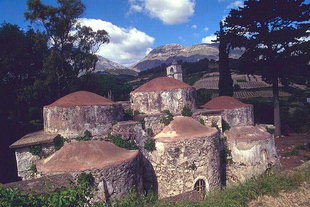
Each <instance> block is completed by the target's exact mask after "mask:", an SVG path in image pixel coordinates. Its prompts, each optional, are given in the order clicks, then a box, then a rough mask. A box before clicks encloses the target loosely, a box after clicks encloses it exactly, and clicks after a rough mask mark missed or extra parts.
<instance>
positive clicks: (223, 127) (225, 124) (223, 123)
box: [222, 120, 230, 132]
mask: <svg viewBox="0 0 310 207" xmlns="http://www.w3.org/2000/svg"><path fill="white" fill-rule="evenodd" d="M222 129H223V132H225V131H226V130H229V129H230V126H229V124H228V123H227V122H226V121H225V120H222Z"/></svg>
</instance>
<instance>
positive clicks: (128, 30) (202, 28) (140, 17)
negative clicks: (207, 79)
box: [0, 0, 243, 65]
mask: <svg viewBox="0 0 310 207" xmlns="http://www.w3.org/2000/svg"><path fill="white" fill-rule="evenodd" d="M42 2H43V3H45V4H52V5H57V4H56V0H42ZM242 2H243V1H242V0H84V1H83V3H84V4H85V5H86V12H85V13H84V14H83V16H82V19H80V23H81V24H84V25H87V26H91V27H92V28H93V29H94V30H96V29H105V30H106V31H107V32H108V33H109V34H110V40H111V41H110V43H109V44H108V45H104V46H102V47H101V48H100V50H99V51H98V53H99V54H100V55H102V56H104V57H106V58H108V59H110V60H112V61H115V62H118V63H121V64H124V65H130V64H132V63H134V62H136V61H138V60H140V59H142V58H143V57H144V56H145V54H147V53H148V52H149V51H150V50H151V49H153V48H156V47H158V46H160V45H164V44H171V43H177V44H181V45H184V46H188V45H194V44H199V43H202V42H210V40H211V39H212V38H213V36H212V35H213V34H214V32H215V31H217V30H218V27H219V21H220V20H222V19H223V17H224V16H225V15H227V14H228V12H229V10H230V9H231V8H235V7H237V6H240V5H242ZM0 9H1V12H0V22H1V23H2V22H4V21H6V22H8V23H13V24H17V25H19V26H20V27H21V28H24V29H27V26H28V25H30V23H29V22H27V21H25V18H24V15H23V14H24V12H25V11H26V0H0ZM33 27H35V28H36V27H38V26H35V25H33Z"/></svg>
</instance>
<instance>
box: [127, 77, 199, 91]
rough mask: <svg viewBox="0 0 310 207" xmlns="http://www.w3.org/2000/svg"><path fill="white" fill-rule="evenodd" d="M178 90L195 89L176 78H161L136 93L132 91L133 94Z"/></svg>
mask: <svg viewBox="0 0 310 207" xmlns="http://www.w3.org/2000/svg"><path fill="white" fill-rule="evenodd" d="M177 88H193V87H192V86H190V85H188V84H186V83H183V82H182V81H179V80H177V79H174V78H169V77H159V78H155V79H153V80H150V81H149V82H147V83H145V84H143V85H142V86H140V87H138V88H136V89H135V90H134V91H132V93H136V92H151V91H167V90H172V89H177Z"/></svg>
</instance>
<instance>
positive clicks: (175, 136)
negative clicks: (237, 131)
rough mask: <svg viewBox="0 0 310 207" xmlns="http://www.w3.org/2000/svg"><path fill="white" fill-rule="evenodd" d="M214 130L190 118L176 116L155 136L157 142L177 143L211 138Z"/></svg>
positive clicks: (215, 131) (214, 132)
mask: <svg viewBox="0 0 310 207" xmlns="http://www.w3.org/2000/svg"><path fill="white" fill-rule="evenodd" d="M216 133H217V130H216V129H215V128H210V127H206V126H204V125H202V124H200V123H199V122H198V121H196V120H194V119H193V118H191V117H185V116H177V117H174V119H173V121H171V122H170V124H169V125H168V126H166V127H165V128H164V129H163V130H162V131H161V132H160V133H159V134H157V135H156V136H155V139H156V141H158V142H177V141H182V140H185V139H190V138H200V137H207V136H213V135H215V134H216Z"/></svg>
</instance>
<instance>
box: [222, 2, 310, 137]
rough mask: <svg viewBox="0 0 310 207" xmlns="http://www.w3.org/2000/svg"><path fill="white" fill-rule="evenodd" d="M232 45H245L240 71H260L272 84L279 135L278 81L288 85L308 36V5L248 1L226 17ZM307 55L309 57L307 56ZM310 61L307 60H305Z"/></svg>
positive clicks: (275, 120)
mask: <svg viewBox="0 0 310 207" xmlns="http://www.w3.org/2000/svg"><path fill="white" fill-rule="evenodd" d="M225 21H226V24H225V26H226V27H227V28H228V31H229V33H230V35H232V37H234V38H231V37H230V41H231V44H232V45H233V46H234V47H244V48H245V53H244V54H243V55H242V56H241V58H240V60H241V70H243V71H245V72H247V73H259V74H261V75H262V77H263V79H264V80H265V81H267V82H269V83H271V84H272V88H273V104H274V124H275V127H276V128H275V136H276V137H277V136H280V135H281V126H280V106H279V81H281V82H282V83H284V84H288V83H289V80H290V78H291V77H292V76H293V75H294V74H295V73H296V72H297V71H298V68H295V66H296V63H297V62H298V60H299V58H300V55H301V54H303V53H304V51H303V50H302V49H301V47H300V46H301V45H302V44H304V42H305V37H308V36H309V22H307V21H309V4H305V3H304V0H247V1H245V2H244V7H239V8H238V9H233V10H231V11H230V13H229V16H228V17H227V18H226V20H225ZM308 58H309V56H308ZM308 61H309V59H308Z"/></svg>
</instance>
